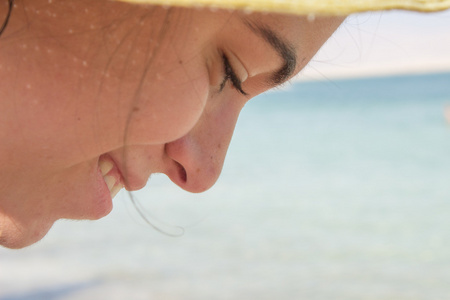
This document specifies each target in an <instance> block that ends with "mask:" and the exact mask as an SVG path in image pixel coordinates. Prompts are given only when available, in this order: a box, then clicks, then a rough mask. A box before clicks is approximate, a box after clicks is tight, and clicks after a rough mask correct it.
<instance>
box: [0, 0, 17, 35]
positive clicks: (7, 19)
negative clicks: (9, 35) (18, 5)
mask: <svg viewBox="0 0 450 300" xmlns="http://www.w3.org/2000/svg"><path fill="white" fill-rule="evenodd" d="M13 6H14V0H8V12H7V14H6V18H5V21H3V24H2V26H1V27H0V35H1V34H2V33H3V31H4V30H5V28H6V26H7V25H8V22H9V18H10V17H11V13H12V9H13Z"/></svg>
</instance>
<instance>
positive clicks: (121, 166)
mask: <svg viewBox="0 0 450 300" xmlns="http://www.w3.org/2000/svg"><path fill="white" fill-rule="evenodd" d="M104 156H106V157H108V158H109V159H111V160H112V162H113V164H114V166H115V167H116V169H117V172H118V173H119V176H120V181H121V183H122V184H123V186H124V188H125V189H126V190H128V191H136V190H139V189H141V188H143V187H144V186H145V185H146V184H147V180H148V178H144V177H145V176H138V175H137V174H136V173H134V172H133V171H132V170H133V168H132V167H131V166H129V165H125V163H124V162H123V160H120V159H119V158H118V157H115V156H114V155H113V154H112V153H107V154H104Z"/></svg>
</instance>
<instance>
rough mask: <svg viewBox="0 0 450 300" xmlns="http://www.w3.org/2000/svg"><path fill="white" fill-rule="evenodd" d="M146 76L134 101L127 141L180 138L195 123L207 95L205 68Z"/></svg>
mask: <svg viewBox="0 0 450 300" xmlns="http://www.w3.org/2000/svg"><path fill="white" fill-rule="evenodd" d="M149 77H150V78H149V79H148V80H146V82H148V83H147V84H145V85H144V86H143V87H142V89H141V90H140V92H139V96H138V97H137V98H136V99H135V100H134V101H135V102H134V106H133V108H132V112H131V116H130V122H129V125H128V130H127V144H164V143H167V142H170V141H173V140H176V139H178V138H180V137H182V136H183V135H185V134H186V133H187V132H189V131H190V130H191V129H192V128H193V127H194V126H195V124H196V123H197V122H198V120H199V119H200V116H201V115H202V113H203V111H204V108H205V105H206V102H207V99H208V97H209V92H210V86H209V77H208V72H207V71H206V68H205V69H202V70H199V71H194V70H193V71H191V72H189V70H188V69H186V68H177V69H176V70H174V71H171V72H168V73H163V72H161V73H156V74H152V75H151V76H149Z"/></svg>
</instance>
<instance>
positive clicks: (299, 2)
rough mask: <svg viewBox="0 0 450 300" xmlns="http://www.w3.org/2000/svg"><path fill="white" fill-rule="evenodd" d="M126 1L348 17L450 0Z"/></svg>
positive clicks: (433, 6)
mask: <svg viewBox="0 0 450 300" xmlns="http://www.w3.org/2000/svg"><path fill="white" fill-rule="evenodd" d="M120 1H125V2H133V3H141V4H155V5H166V6H184V7H210V8H223V9H243V10H246V11H259V12H277V13H290V14H297V15H305V14H327V15H347V14H350V13H355V12H363V11H375V10H388V9H405V10H416V11H438V10H444V9H448V8H450V0H120Z"/></svg>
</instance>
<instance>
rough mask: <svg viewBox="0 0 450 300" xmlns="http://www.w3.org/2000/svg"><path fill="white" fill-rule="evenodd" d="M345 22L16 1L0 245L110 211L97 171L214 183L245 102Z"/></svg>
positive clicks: (4, 91) (8, 47) (0, 158)
mask: <svg viewBox="0 0 450 300" xmlns="http://www.w3.org/2000/svg"><path fill="white" fill-rule="evenodd" d="M1 9H2V10H5V9H6V7H2V8H1ZM105 12H108V13H107V14H106V13H105ZM2 15H3V11H2ZM342 20H343V19H342V18H338V17H321V18H316V19H315V20H314V21H311V20H309V21H308V20H307V18H306V17H298V16H285V15H268V14H258V13H253V14H244V13H240V12H231V11H210V10H207V9H203V10H200V9H181V8H171V9H167V8H161V7H151V6H139V5H133V4H125V3H117V2H114V1H106V0H105V1H103V0H65V1H53V2H51V3H49V1H48V0H17V1H16V7H15V8H14V11H13V15H12V17H11V20H10V23H9V25H8V27H7V28H6V30H5V31H4V32H3V34H2V35H1V36H0V82H1V86H0V99H1V100H0V140H1V141H2V146H1V147H0V166H1V172H0V244H2V245H4V246H6V247H10V248H20V247H24V246H27V245H30V244H32V243H34V242H36V241H38V240H40V239H41V238H42V237H43V236H44V235H45V234H46V233H47V231H48V230H49V229H50V227H51V226H52V224H53V223H54V222H55V221H56V220H58V219H61V218H69V219H98V218H101V217H103V216H105V215H107V214H108V213H109V212H110V210H111V209H112V201H111V195H110V191H111V188H109V189H108V187H109V186H108V185H109V181H108V180H109V179H108V180H107V179H106V177H105V174H106V173H105V172H107V174H108V175H109V176H110V180H111V185H112V184H115V186H118V187H119V188H120V187H121V186H122V185H123V186H124V187H125V188H126V189H127V190H130V191H132V190H137V189H140V188H142V187H143V186H144V185H145V184H146V183H147V180H148V178H149V176H150V175H151V174H152V173H165V174H166V175H167V176H168V177H169V178H170V179H171V180H172V181H173V182H174V183H175V184H177V185H178V186H180V187H181V188H183V189H185V190H187V191H190V192H202V191H204V190H206V189H208V188H210V187H211V186H212V185H213V184H214V183H215V181H216V180H217V178H218V176H219V174H220V172H221V168H222V164H223V161H224V158H225V154H226V151H227V148H228V144H229V142H230V139H231V136H232V133H233V130H234V126H235V123H236V120H237V118H238V115H239V112H240V110H241V109H242V107H243V106H244V105H245V104H246V103H247V102H248V101H249V100H250V99H251V98H252V97H254V96H255V95H257V94H260V93H262V92H264V91H267V90H268V89H270V88H272V87H274V86H275V85H278V84H280V83H282V81H285V80H287V79H289V78H290V77H292V76H293V75H295V74H296V73H298V72H299V71H300V70H301V69H302V68H303V67H304V66H305V65H306V64H307V63H308V61H309V60H310V59H311V58H312V56H313V55H314V54H315V53H316V51H317V50H318V49H319V48H320V46H321V45H322V44H323V43H324V42H325V41H326V40H327V39H328V37H329V36H330V35H331V34H332V32H333V31H334V30H335V29H336V28H337V27H338V26H339V25H340V23H341V22H342ZM104 173H105V174H104Z"/></svg>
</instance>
